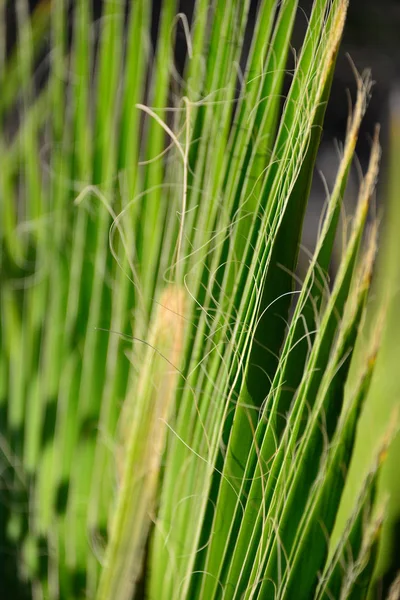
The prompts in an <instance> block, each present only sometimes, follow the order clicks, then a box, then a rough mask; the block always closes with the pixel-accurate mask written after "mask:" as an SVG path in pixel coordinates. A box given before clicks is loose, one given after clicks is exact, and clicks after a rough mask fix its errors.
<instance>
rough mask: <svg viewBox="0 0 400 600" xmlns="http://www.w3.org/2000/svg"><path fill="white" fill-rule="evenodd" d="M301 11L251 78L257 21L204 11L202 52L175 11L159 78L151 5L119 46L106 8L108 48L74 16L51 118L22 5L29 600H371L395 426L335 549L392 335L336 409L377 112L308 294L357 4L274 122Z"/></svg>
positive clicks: (311, 40)
mask: <svg viewBox="0 0 400 600" xmlns="http://www.w3.org/2000/svg"><path fill="white" fill-rule="evenodd" d="M297 4H298V3H297V1H296V0H284V1H283V2H276V1H274V0H262V1H261V3H260V6H259V17H258V19H257V23H256V27H255V31H254V33H253V39H252V44H251V48H250V50H249V52H248V56H247V58H246V66H245V68H244V71H243V73H242V72H241V69H240V67H239V66H238V65H239V64H240V61H241V57H242V45H243V39H244V32H245V27H246V22H247V12H248V8H249V0H232V1H229V2H210V0H198V1H197V3H196V7H195V14H194V21H193V24H192V27H191V29H190V31H189V26H188V23H187V21H186V20H185V18H184V17H182V16H178V15H177V3H176V1H175V0H164V2H163V4H162V12H161V16H160V23H159V28H158V35H157V45H156V49H155V54H154V57H153V55H152V52H151V47H150V45H149V27H150V16H151V14H150V12H151V7H150V6H149V3H148V2H145V1H141V0H138V1H136V2H134V3H132V6H131V10H130V13H129V16H128V24H127V31H126V36H125V37H124V14H123V10H122V8H121V3H120V2H117V1H116V0H115V1H114V0H111V1H109V2H106V3H105V4H104V9H103V10H104V13H103V17H102V20H101V27H100V29H99V38H98V40H97V44H93V42H92V39H91V35H90V33H91V25H90V23H91V18H90V11H89V3H88V2H87V1H86V0H78V1H77V2H76V3H75V7H74V11H73V19H74V25H73V35H72V47H70V46H69V43H68V36H67V26H66V3H65V2H64V1H63V0H57V1H54V2H53V3H52V4H51V5H48V4H47V3H44V4H43V3H42V5H41V8H40V10H42V11H45V13H43V14H42V13H41V16H42V17H43V18H41V19H38V21H37V22H38V23H39V25H38V26H37V27H42V26H43V23H45V22H46V15H47V19H50V32H51V53H50V57H49V60H50V72H49V75H48V79H47V81H46V83H45V86H44V88H43V89H42V90H41V91H40V93H39V95H38V96H36V95H35V94H34V89H33V84H32V70H33V68H34V64H35V60H34V57H35V53H36V52H37V51H38V44H39V42H40V39H41V38H40V36H38V35H37V29H36V26H35V24H34V23H35V22H33V21H30V20H29V18H28V16H27V11H26V6H25V3H24V2H23V1H21V2H19V3H18V8H19V11H18V17H19V31H20V43H19V44H18V47H17V54H16V55H15V59H14V67H13V68H12V69H11V67H7V66H6V67H4V69H3V75H2V84H3V86H4V87H5V88H6V89H8V90H9V91H8V95H5V97H4V98H5V99H4V100H3V101H0V114H1V118H2V120H3V123H4V122H5V121H6V119H7V116H8V114H9V110H10V107H12V106H13V104H14V103H15V101H17V100H18V101H19V102H20V103H21V104H22V114H23V118H22V119H21V122H20V125H19V128H18V131H17V133H16V134H14V135H9V134H8V133H7V131H4V133H3V135H2V137H1V141H0V153H1V162H2V177H1V181H0V186H1V187H0V196H1V208H2V219H1V223H2V225H1V261H2V269H1V278H2V282H1V283H2V285H1V314H2V329H1V342H2V353H1V361H0V373H1V381H2V386H1V395H0V402H1V404H0V406H1V410H2V413H3V414H4V415H5V420H4V427H3V428H2V437H1V444H2V452H3V472H4V475H2V477H3V480H4V487H5V488H6V489H7V498H6V500H7V501H6V502H4V503H3V505H4V507H5V508H4V511H3V520H2V524H1V536H2V541H1V544H2V546H6V547H8V548H10V547H12V546H14V547H15V548H17V549H18V567H19V570H18V578H19V579H20V580H21V581H22V580H24V579H25V580H26V581H28V582H29V586H30V589H31V592H32V595H33V597H34V598H42V597H47V598H51V599H53V598H58V597H60V598H80V597H84V596H88V597H93V598H97V599H98V600H100V599H101V600H106V599H109V600H124V598H130V597H131V596H132V593H133V590H134V587H135V584H137V583H138V581H139V580H140V578H143V577H144V579H145V581H146V587H147V592H148V594H149V596H150V597H151V598H154V599H159V598H160V599H161V598H165V599H168V600H169V599H173V598H179V599H180V598H201V599H211V598H219V597H223V598H242V597H243V598H260V599H261V598H296V599H302V598H304V599H305V600H306V599H309V598H314V597H315V598H318V599H319V598H321V599H322V598H332V597H333V598H364V597H365V596H366V593H367V590H368V587H369V585H370V579H371V574H372V570H373V568H374V565H375V556H376V548H377V544H378V542H379V534H380V530H381V524H382V521H383V519H384V515H385V509H384V505H383V504H381V503H379V502H375V490H376V482H377V478H378V474H379V472H380V469H381V464H382V457H383V456H384V454H385V452H386V450H387V448H388V446H389V444H390V441H391V438H392V437H393V435H394V434H395V426H394V425H393V426H392V427H391V428H389V430H387V435H386V436H384V438H383V439H382V440H380V441H379V444H378V447H377V450H376V452H375V453H374V457H373V461H372V463H373V464H372V466H371V467H370V468H369V469H368V470H367V472H366V475H365V478H364V482H363V484H362V489H361V491H360V493H359V495H358V496H357V498H351V500H350V501H349V513H350V518H349V520H348V522H347V527H346V530H345V532H344V533H343V534H342V535H341V536H340V537H339V538H338V542H337V544H336V545H332V544H330V536H331V533H332V531H333V527H334V524H335V519H336V515H337V511H338V507H339V503H340V500H341V497H342V492H343V488H344V485H345V481H346V470H347V467H348V465H349V463H350V460H351V458H352V454H353V446H354V439H355V433H356V426H357V423H358V417H359V414H360V411H361V409H362V407H363V404H364V402H365V398H366V397H367V395H368V390H369V385H370V381H371V378H372V375H373V372H374V367H375V357H376V354H377V352H378V348H379V341H380V331H381V320H379V319H378V325H377V326H376V327H375V328H374V330H373V334H372V336H371V342H370V343H369V346H368V352H367V358H366V359H365V360H362V361H360V363H361V364H360V366H359V368H358V370H357V372H356V373H355V374H354V375H353V377H352V378H351V381H350V385H349V387H348V389H347V392H346V394H345V385H346V382H348V373H349V368H350V364H351V362H352V351H353V347H354V345H355V343H356V340H357V336H358V332H359V328H360V325H361V324H362V323H363V320H364V318H365V307H366V302H367V298H368V291H369V286H370V280H371V273H372V267H373V262H374V255H375V250H376V233H377V228H376V226H375V225H373V226H372V227H371V231H370V232H369V234H368V236H367V242H366V247H365V249H364V250H363V252H362V253H361V256H359V249H360V245H361V243H362V239H363V233H364V229H365V225H366V219H367V214H368V208H369V204H370V200H371V197H372V196H373V193H374V186H375V180H376V177H377V172H378V163H379V155H380V151H379V143H378V137H377V135H376V136H375V139H374V143H373V146H372V150H371V161H370V166H369V169H368V172H367V174H366V176H365V179H364V181H363V182H362V184H361V187H360V195H359V202H358V209H357V213H356V215H355V218H354V220H353V222H352V226H351V233H350V235H349V239H348V241H347V245H346V247H345V251H344V255H343V258H342V262H341V265H340V268H339V271H338V274H337V277H336V279H335V282H334V284H333V288H332V290H330V289H329V282H328V276H327V272H328V268H329V263H330V255H331V251H332V246H333V242H334V238H335V234H336V230H337V227H338V220H339V214H340V206H341V199H342V196H343V192H344V189H345V186H346V181H347V177H348V174H349V169H350V166H351V164H352V160H353V156H354V151H355V145H356V141H357V134H358V128H359V125H360V121H361V119H362V116H363V114H364V111H365V108H366V104H367V100H368V95H369V92H370V80H369V78H368V77H365V78H363V79H362V78H358V97H357V101H356V104H355V106H354V110H353V112H352V115H351V117H350V119H349V127H348V132H347V137H346V141H345V144H344V146H343V156H342V161H341V165H340V168H339V171H338V174H337V179H336V183H335V186H334V189H333V190H331V192H330V195H329V198H328V200H327V210H326V215H325V218H324V221H323V225H322V229H321V233H320V236H319V241H318V244H317V248H316V251H315V254H314V256H313V257H312V259H310V264H309V269H308V272H307V275H306V277H305V280H304V281H303V282H302V284H301V286H300V289H299V290H295V289H294V282H295V275H294V272H295V268H296V262H297V256H298V251H299V243H300V237H301V230H302V221H303V216H304V211H305V208H306V203H307V198H308V194H309V190H310V185H311V180H312V176H313V169H314V163H315V157H316V153H317V150H318V144H319V139H320V135H321V128H322V125H323V118H324V111H325V106H326V102H327V100H328V97H329V90H330V84H331V80H332V76H333V69H334V65H335V59H336V55H337V52H338V48H339V43H340V38H341V34H342V30H343V26H344V22H345V15H346V8H347V1H346V0H332V1H328V0H316V1H315V3H314V6H313V11H312V14H311V16H310V21H309V25H308V29H307V33H306V35H305V39H304V42H303V46H302V50H301V53H300V54H299V56H298V57H296V60H295V69H294V71H293V74H292V82H291V86H290V91H289V93H288V96H287V98H286V100H285V102H284V105H283V107H282V102H281V95H282V88H283V80H284V74H285V71H286V67H287V61H288V55H289V51H290V39H291V33H292V28H293V23H294V19H295V16H296V11H297ZM46 11H47V12H46ZM180 20H181V22H182V23H183V29H184V32H185V34H186V38H187V54H188V58H187V63H186V66H185V71H184V74H183V76H181V75H180V74H179V73H178V72H177V70H176V68H175V67H174V61H173V52H174V42H173V38H174V35H175V31H176V28H177V26H178V23H179V22H180ZM123 39H125V40H126V42H124V43H122V40H123ZM11 72H12V73H14V75H13V77H16V78H17V80H18V87H19V88H20V89H21V93H20V97H19V98H18V97H17V96H16V94H17V86H16V84H15V83H14V80H13V79H11V83H9V81H10V73H11ZM15 73H16V75H15ZM7 86H9V87H7ZM294 298H296V301H294ZM382 318H383V317H382ZM21 498H22V499H23V500H24V501H26V502H27V503H28V504H27V505H23V507H22V508H23V510H17V502H18V501H19V500H20V499H21ZM7 507H9V508H7ZM20 508H21V507H20ZM6 566H7V565H6ZM11 568H12V569H14V568H15V567H14V566H12V567H9V569H11ZM143 568H144V570H145V573H144V575H143V574H142V570H143ZM8 576H9V578H10V577H11V578H12V577H13V576H14V581H15V573H13V572H12V573H11V575H10V573H9V574H8Z"/></svg>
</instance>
